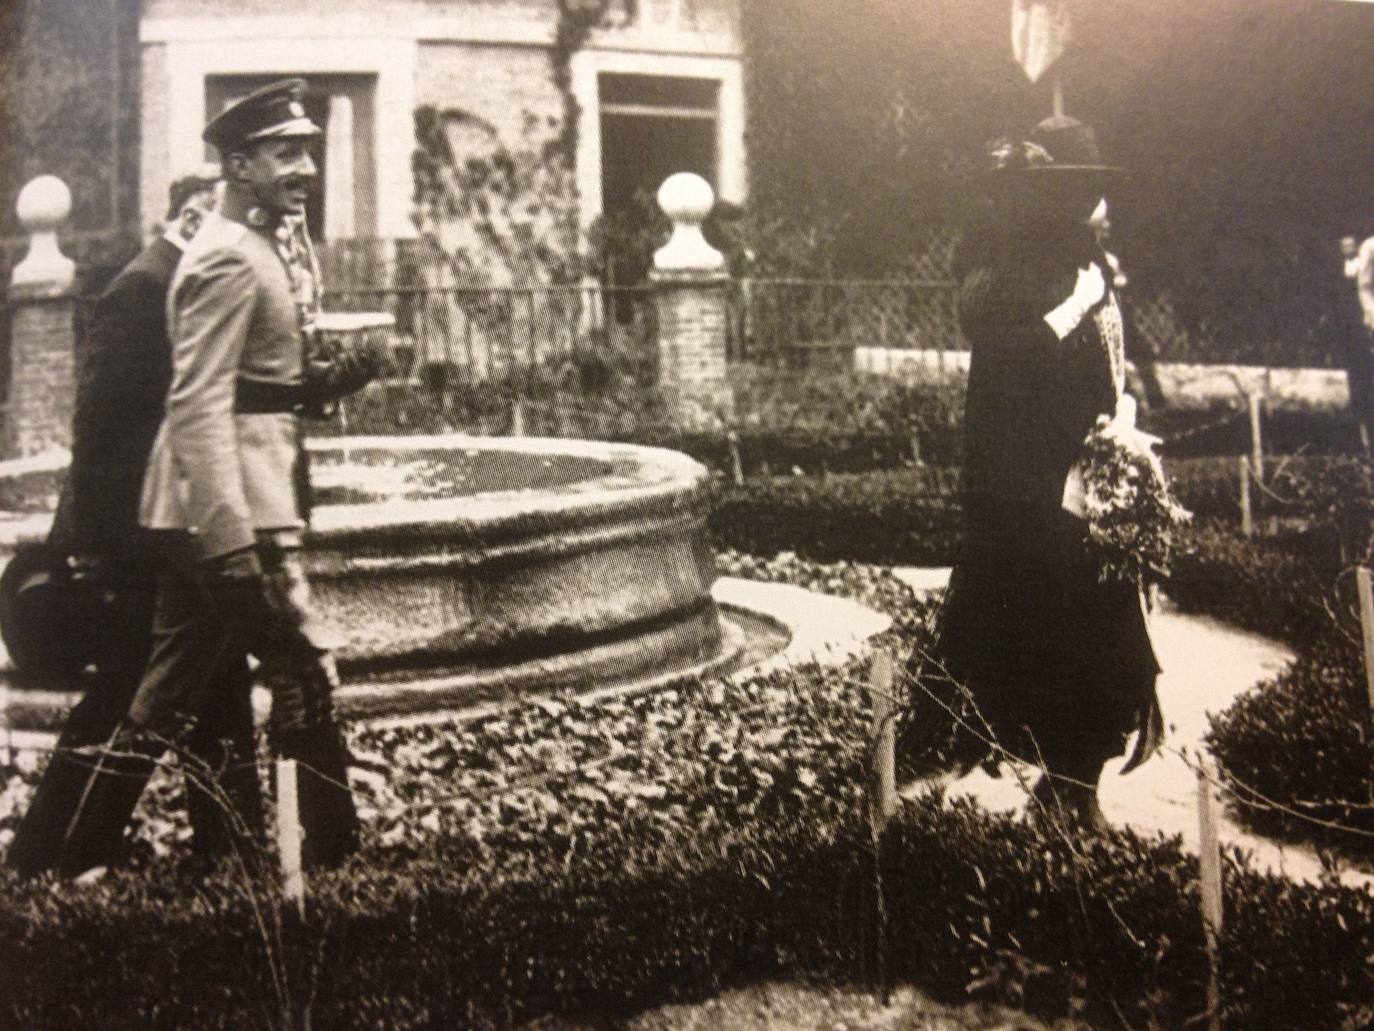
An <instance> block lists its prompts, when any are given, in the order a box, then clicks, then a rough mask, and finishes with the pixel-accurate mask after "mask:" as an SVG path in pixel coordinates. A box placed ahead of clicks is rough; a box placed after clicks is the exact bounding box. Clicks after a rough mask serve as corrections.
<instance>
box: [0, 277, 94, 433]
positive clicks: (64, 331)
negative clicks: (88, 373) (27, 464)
mask: <svg viewBox="0 0 1374 1031" xmlns="http://www.w3.org/2000/svg"><path fill="white" fill-rule="evenodd" d="M16 294H19V296H15V295H16ZM11 299H12V301H16V302H18V303H14V304H13V305H12V308H11V314H10V317H11V320H12V321H11V347H12V353H11V362H12V372H11V379H10V391H9V402H8V405H7V407H6V412H5V446H4V451H5V456H6V457H8V458H18V457H23V456H25V455H32V454H37V453H38V452H40V451H43V450H45V449H47V448H48V447H51V446H53V445H60V446H62V447H67V446H69V445H70V443H71V419H72V406H73V401H74V396H75V382H76V368H75V349H74V346H73V331H72V302H71V299H70V298H69V297H58V298H43V299H26V298H24V297H23V296H22V291H16V290H15V289H13V288H12V289H11Z"/></svg>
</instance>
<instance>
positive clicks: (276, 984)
mask: <svg viewBox="0 0 1374 1031" xmlns="http://www.w3.org/2000/svg"><path fill="white" fill-rule="evenodd" d="M722 567H723V571H725V572H728V573H730V574H732V575H751V574H752V575H756V576H760V577H765V578H768V579H773V580H787V581H790V582H793V583H800V584H803V585H808V586H817V587H821V588H823V589H827V590H829V591H831V592H836V593H845V594H848V595H850V596H851V597H855V598H857V599H858V600H860V601H863V602H864V603H866V604H870V605H873V606H875V607H879V608H884V609H886V610H887V611H889V612H891V613H893V614H894V616H896V617H898V618H897V619H896V621H895V623H894V628H893V629H892V630H891V631H889V632H888V635H887V636H886V637H885V638H884V639H883V641H882V642H881V643H882V645H883V646H884V647H887V648H889V649H891V650H893V651H894V652H899V653H900V652H901V651H903V650H905V649H908V648H911V647H913V646H915V645H917V644H919V643H920V641H921V640H922V639H923V637H922V635H923V634H924V624H925V620H924V617H925V615H926V613H927V608H926V604H925V603H920V602H918V600H917V599H916V598H915V596H914V595H913V594H911V592H910V591H909V589H907V588H906V587H905V586H904V585H903V584H901V583H900V582H899V581H897V580H895V579H894V578H893V577H891V576H890V575H888V574H887V573H886V572H885V571H883V570H880V569H872V568H866V567H863V566H858V565H854V564H852V563H844V564H837V565H833V566H818V565H816V564H814V563H809V562H805V561H803V560H800V559H797V558H792V557H782V558H778V559H773V560H765V559H760V558H749V557H746V556H725V557H724V558H723V559H722ZM864 682H865V672H864V670H863V668H862V667H861V666H860V665H858V664H853V665H851V666H849V667H847V668H844V669H839V670H822V669H820V668H818V667H811V666H807V667H800V668H797V669H794V670H791V671H788V672H786V673H783V674H777V675H774V676H770V677H765V678H754V679H750V680H745V681H742V682H707V683H697V684H691V685H687V686H685V687H682V688H680V689H677V690H675V691H670V692H660V693H656V694H651V695H645V696H640V697H635V698H623V697H622V698H608V699H604V700H601V701H597V702H582V701H577V700H574V699H554V700H545V701H542V702H534V703H530V704H527V705H523V706H520V707H518V708H516V709H513V710H511V711H510V712H508V713H504V714H500V715H492V716H490V717H488V718H486V719H484V720H478V721H475V722H474V721H469V722H466V723H464V724H462V725H457V724H453V725H447V726H446V725H443V724H421V725H416V726H412V727H399V726H398V727H390V728H386V729H376V730H358V731H355V732H354V743H355V747H356V748H357V749H358V751H359V754H360V756H361V757H362V758H363V759H364V761H365V763H366V765H368V766H369V767H370V768H372V769H374V770H379V771H384V773H385V775H384V776H381V777H378V776H371V777H369V778H368V781H369V784H370V787H369V788H367V789H366V791H365V801H366V814H365V815H366V817H367V824H366V826H367V832H366V838H365V848H364V851H363V853H362V854H361V855H360V856H359V857H358V858H357V859H355V860H354V861H353V862H352V863H350V865H349V866H348V867H347V868H346V869H344V870H342V871H339V872H337V873H334V874H330V875H325V876H320V877H317V878H314V879H312V882H311V886H310V910H309V917H308V920H307V921H306V923H305V925H304V926H303V927H300V928H293V927H292V926H291V925H290V924H289V923H288V924H286V925H285V926H283V927H282V928H280V929H278V928H277V925H276V924H275V922H274V921H273V920H272V919H268V920H266V922H265V923H260V922H259V920H258V918H257V917H256V916H255V914H254V910H253V907H252V905H251V904H250V902H249V888H250V887H251V886H252V885H251V882H247V881H245V880H244V879H243V878H242V877H239V876H237V875H235V874H234V873H233V871H230V870H222V871H219V872H218V873H216V874H214V875H212V876H210V877H208V878H203V879H192V878H188V877H187V876H184V875H178V874H177V872H176V868H175V860H176V857H177V855H178V853H179V850H180V846H179V845H177V844H176V839H177V837H178V835H179V833H180V829H179V825H178V824H177V823H176V822H174V821H171V820H169V819H168V818H167V814H166V812H165V810H159V808H158V807H165V805H166V799H165V798H162V799H160V800H155V805H154V807H153V812H152V813H145V816H147V818H148V821H149V822H148V823H147V825H146V827H145V833H147V832H148V831H153V832H155V833H153V836H152V838H151V839H150V840H152V841H153V842H154V843H156V844H157V845H158V848H160V849H162V850H164V851H166V852H167V854H166V855H164V856H161V857H159V856H158V855H157V854H156V853H157V851H158V849H157V848H153V849H150V850H149V855H148V858H147V859H146V862H147V863H148V864H149V865H150V867H151V868H150V869H146V870H143V871H136V872H133V873H131V874H121V875H115V876H111V877H108V878H106V879H105V880H103V881H101V882H98V883H96V884H94V885H91V886H88V887H84V888H83V887H77V886H63V887H60V888H56V889H53V888H51V887H49V886H48V885H47V884H44V883H38V884H20V883H16V882H14V881H13V879H12V877H11V875H10V874H8V873H3V874H0V898H3V900H4V901H3V902H0V1005H3V1009H0V1024H6V1025H13V1026H19V1027H26V1028H34V1029H42V1028H48V1027H54V1028H56V1027H62V1028H64V1029H65V1028H67V1027H71V1026H99V1027H102V1028H123V1027H139V1028H143V1027H156V1026H164V1027H184V1026H203V1027H207V1028H210V1027H243V1026H248V1025H250V1024H253V1025H259V1026H260V1025H263V1024H268V1025H270V1024H271V1023H272V1022H273V1021H274V1020H277V1019H278V1018H279V1017H280V1016H281V1013H282V1012H284V1011H294V1012H296V1013H297V1014H298V1015H299V1012H300V1011H301V1010H302V1009H303V1008H305V1006H306V1004H307V1002H308V1004H309V1009H310V1013H311V1018H312V1020H311V1022H312V1026H313V1027H315V1028H332V1027H358V1026H386V1027H388V1028H409V1027H415V1028H419V1027H450V1026H473V1027H486V1026H493V1027H502V1026H510V1025H513V1024H515V1023H517V1022H519V1021H521V1020H526V1019H531V1018H534V1017H538V1016H540V1015H541V1014H544V1013H577V1012H583V1011H586V1010H588V1009H593V1010H596V1011H598V1012H601V1013H607V1012H611V1013H624V1012H630V1011H633V1010H635V1009H638V1008H642V1007H644V1006H648V1005H658V1004H660V1003H662V1002H664V1001H671V1000H684V999H696V998H700V997H702V996H704V995H707V994H710V993H714V992H716V991H718V990H720V989H721V988H722V987H725V986H729V985H734V984H741V983H746V982H749V981H752V980H755V979H757V978H760V977H773V976H779V975H789V976H794V975H800V976H812V977H827V978H835V979H838V980H854V979H858V980H865V979H871V978H872V977H874V976H876V971H877V970H878V969H879V966H878V959H879V955H880V953H879V952H878V941H879V937H878V933H877V925H876V923H875V917H874V913H875V908H874V898H873V884H874V881H873V871H874V867H873V858H872V853H871V850H870V848H869V845H868V840H869V838H868V827H867V822H866V815H865V803H864V789H863V784H864V780H865V777H864V769H865V766H866V755H867V741H868V728H869V722H870V718H871V717H870V713H869V706H868V700H867V697H866V695H865V693H864V691H863V690H862V685H863V684H864ZM31 779H32V777H31V776H30V777H28V778H25V780H26V781H28V780H31ZM11 788H13V785H11ZM360 790H362V789H361V788H360ZM159 820H160V821H162V822H161V824H157V823H156V821H159ZM882 871H883V890H884V899H885V903H886V906H887V912H888V914H889V918H890V927H891V933H890V934H889V936H888V939H887V942H888V945H887V948H886V950H885V951H884V952H882V953H881V955H882V959H883V963H884V969H885V970H886V971H887V974H888V976H890V977H892V978H894V979H898V980H902V981H909V982H911V983H913V984H917V985H920V986H923V987H925V988H926V989H927V990H929V991H931V992H932V993H934V994H936V995H937V996H939V997H942V998H951V999H966V998H970V997H971V998H975V999H985V1000H988V1001H996V1002H1006V1003H1011V1004H1015V1005H1018V1006H1023V1007H1025V1008H1026V1009H1028V1010H1029V1011H1031V1012H1035V1013H1042V1014H1072V1015H1074V1016H1076V1017H1078V1018H1080V1019H1083V1020H1086V1021H1089V1022H1093V1023H1103V1022H1112V1023H1114V1022H1116V1021H1117V1020H1118V1019H1121V1020H1125V1021H1127V1022H1129V1023H1133V1024H1135V1025H1137V1026H1139V1025H1143V1024H1150V1023H1153V1024H1154V1026H1179V1025H1180V1024H1182V1023H1183V1022H1184V1021H1185V1020H1187V1019H1188V1018H1189V1017H1192V1016H1194V1015H1195V1014H1197V1013H1198V1012H1200V1010H1201V1009H1202V1008H1203V1005H1204V995H1205V984H1206V976H1207V963H1206V958H1205V954H1204V952H1203V947H1202V935H1201V924H1200V921H1199V917H1198V911H1197V904H1196V898H1195V896H1194V891H1195V884H1196V876H1197V873H1196V861H1195V860H1194V859H1192V858H1189V857H1188V856H1186V855H1185V854H1183V853H1182V852H1181V851H1180V849H1179V847H1178V845H1177V843H1176V842H1172V841H1168V840H1161V839H1142V838H1139V837H1136V836H1135V835H1132V834H1129V833H1125V834H1115V835H1112V836H1111V837H1109V838H1107V839H1103V840H1102V841H1100V842H1096V843H1090V844H1088V843H1083V842H1078V841H1074V840H1070V839H1066V838H1061V837H1058V836H1056V835H1054V834H1050V835H1048V836H1047V835H1045V834H1044V833H1043V832H1042V831H1040V830H1039V829H1037V828H1036V827H1034V826H1032V825H1030V824H1027V823H1025V822H1022V821H1019V820H1012V819H1008V818H1001V817H989V816H987V815H986V814H985V813H981V812H979V811H977V810H976V809H973V808H971V807H969V806H966V805H963V804H956V805H953V806H950V805H947V804H945V803H943V802H941V801H940V800H939V799H938V798H925V799H921V800H917V801H914V802H911V803H908V804H906V805H904V806H903V808H902V810H901V811H900V812H899V814H898V815H897V817H896V819H895V821H894V823H893V824H892V826H891V828H890V830H889V832H888V834H887V836H886V838H885V842H884V847H883V852H882ZM1227 879H1228V884H1227V897H1228V911H1227V927H1226V934H1225V937H1224V939H1223V943H1222V947H1223V968H1222V970H1223V993H1224V994H1223V998H1224V999H1225V1000H1226V1004H1227V1007H1228V1009H1227V1021H1228V1024H1229V1025H1230V1026H1235V1027H1254V1026H1264V1027H1275V1028H1279V1027H1302V1028H1315V1027H1335V1026H1339V1025H1340V1024H1341V1022H1342V1021H1344V1020H1347V1019H1348V1020H1350V1021H1352V1024H1351V1026H1360V1025H1359V1021H1360V1019H1361V1017H1362V1015H1367V1014H1368V1013H1369V1012H1370V1010H1369V1007H1370V1006H1371V1005H1374V979H1371V976H1370V971H1369V969H1368V966H1367V964H1366V963H1365V962H1364V957H1365V956H1367V955H1369V954H1370V953H1371V951H1374V900H1372V899H1371V897H1370V896H1369V895H1367V894H1364V893H1359V892H1350V891H1344V890H1337V889H1325V890H1320V889H1314V888H1308V887H1302V886H1297V885H1293V884H1290V883H1288V882H1286V881H1284V880H1282V879H1276V878H1270V877H1265V876H1260V875H1258V874H1254V873H1252V872H1250V871H1249V870H1248V868H1247V867H1246V865H1245V862H1244V860H1243V859H1241V858H1240V857H1237V856H1234V855H1232V856H1229V857H1228V863H1227ZM257 887H258V889H259V891H260V892H262V891H268V892H270V891H271V890H273V889H272V888H271V885H270V883H268V884H264V885H259V886H257ZM261 897H262V896H261V894H259V898H261ZM269 916H270V914H269ZM170 941H175V942H176V947H175V948H174V949H173V948H168V942H170ZM269 945H270V946H273V947H276V948H277V949H278V951H277V952H276V953H274V954H275V955H277V956H278V958H279V960H280V962H279V963H276V964H274V963H272V962H270V961H269V959H268V951H267V950H268V946H269ZM283 945H285V947H284V948H282V946H283ZM21 971H22V977H21V976H20V972H21ZM111 986H118V988H117V990H113V991H112V990H111ZM1118 1015H1119V1016H1118Z"/></svg>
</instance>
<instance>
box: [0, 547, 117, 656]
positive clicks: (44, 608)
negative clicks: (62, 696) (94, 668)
mask: <svg viewBox="0 0 1374 1031" xmlns="http://www.w3.org/2000/svg"><path fill="white" fill-rule="evenodd" d="M92 601H93V599H92V598H90V597H88V596H87V592H83V591H82V590H81V588H80V586H79V585H77V584H76V583H75V582H73V580H72V575H71V569H70V568H69V567H68V565H67V561H66V556H65V555H64V554H62V552H60V551H59V550H58V549H56V548H54V547H53V546H52V545H50V544H47V543H45V542H41V541H39V542H33V543H24V544H20V545H19V546H18V547H17V548H16V549H15V552H14V556H13V557H12V558H11V559H10V560H9V562H8V563H7V564H6V565H5V571H4V573H3V574H0V639H3V640H4V642H5V648H6V650H7V651H8V652H9V654H10V661H11V662H12V663H13V664H14V667H15V668H16V669H18V670H19V671H21V672H23V673H28V674H32V675H34V676H40V677H44V676H57V675H66V674H72V673H77V672H79V671H80V670H81V669H82V668H84V667H85V666H86V664H87V663H88V662H90V661H92V659H94V658H95V650H96V646H97V637H96V635H95V633H94V630H95V628H96V627H98V626H99V625H100V624H99V623H98V622H97V621H96V620H95V619H94V618H93V617H95V615H96V613H95V611H94V610H93V609H92V607H91V604H90V603H91V602H92Z"/></svg>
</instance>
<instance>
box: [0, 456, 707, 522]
mask: <svg viewBox="0 0 1374 1031" xmlns="http://www.w3.org/2000/svg"><path fill="white" fill-rule="evenodd" d="M306 446H307V448H308V449H309V451H310V453H311V454H312V455H333V454H340V453H345V452H348V451H368V450H387V451H392V452H406V451H426V450H428V451H444V450H463V449H469V450H473V451H497V452H501V451H504V452H509V453H512V454H525V455H548V456H551V457H552V456H557V455H568V456H572V457H575V458H585V459H592V460H595V461H600V462H605V463H606V464H607V465H608V467H609V468H608V469H607V470H606V472H605V473H603V474H602V475H600V476H593V477H590V478H588V479H586V480H580V481H577V482H575V483H569V484H564V485H562V486H559V487H549V488H541V489H539V490H530V489H520V488H516V489H510V490H501V491H489V492H484V493H482V494H478V495H472V494H469V495H463V496H460V497H451V498H428V499H422V500H394V499H390V500H382V501H374V502H363V503H359V504H349V505H322V506H320V507H319V508H317V509H315V511H314V513H313V515H312V518H311V523H312V525H311V532H312V533H314V534H323V535H334V534H343V533H347V532H349V531H353V530H368V529H381V528H396V527H402V526H414V525H419V524H424V523H432V522H441V523H443V524H445V525H447V526H449V527H450V528H451V527H453V526H454V525H455V524H458V525H460V526H461V525H468V526H472V527H474V528H481V527H485V526H491V525H495V524H500V523H502V522H505V521H507V520H510V519H514V518H519V519H522V520H530V519H533V520H540V519H544V518H547V517H550V516H557V515H561V514H563V513H565V512H568V511H571V510H573V509H577V510H580V511H583V512H588V513H590V514H591V515H592V516H593V518H595V516H596V515H597V514H599V513H604V512H608V511H613V510H617V509H623V508H627V507H639V506H642V505H645V504H649V505H653V504H654V503H657V502H663V501H667V500H669V499H672V498H674V497H675V496H679V495H682V494H684V493H692V492H696V491H700V490H704V489H705V486H706V484H707V482H708V481H709V479H710V473H709V472H708V471H707V469H706V467H705V466H703V465H702V464H701V463H700V462H697V461H696V460H695V459H692V458H689V457H687V456H686V455H684V454H681V453H680V452H677V451H670V450H668V449H666V448H657V447H647V446H645V445H641V444H620V443H608V442H605V441H594V440H575V439H566V438H561V437H477V436H471V435H469V434H463V433H445V434H431V435H423V436H405V437H396V436H353V437H327V438H322V439H317V440H311V441H309V442H308V443H307V445H306ZM63 457H65V456H63ZM30 465H32V460H30V461H29V462H28V463H27V464H26V465H25V467H24V468H23V469H22V470H17V471H16V472H29V471H33V470H32V469H31V468H30ZM41 465H42V469H43V470H45V471H56V470H60V469H61V468H63V467H64V466H65V462H61V461H58V460H57V458H56V457H54V458H52V459H49V460H45V461H43V462H42V463H41ZM3 474H4V470H2V469H0V475H3ZM51 525H52V513H51V512H26V513H0V549H6V548H9V549H12V548H13V547H14V546H15V545H16V544H18V543H20V542H22V541H31V540H41V539H42V538H43V537H44V536H45V535H46V534H47V532H48V528H49V527H50V526H51Z"/></svg>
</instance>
